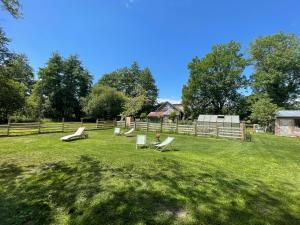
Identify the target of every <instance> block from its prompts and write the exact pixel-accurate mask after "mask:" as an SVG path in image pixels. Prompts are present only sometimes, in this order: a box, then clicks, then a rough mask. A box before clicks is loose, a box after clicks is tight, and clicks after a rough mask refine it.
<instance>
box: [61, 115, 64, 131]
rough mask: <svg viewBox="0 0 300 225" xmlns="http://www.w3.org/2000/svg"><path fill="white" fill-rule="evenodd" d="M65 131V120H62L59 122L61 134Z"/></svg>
mask: <svg viewBox="0 0 300 225" xmlns="http://www.w3.org/2000/svg"><path fill="white" fill-rule="evenodd" d="M64 131H65V118H62V120H61V132H64Z"/></svg>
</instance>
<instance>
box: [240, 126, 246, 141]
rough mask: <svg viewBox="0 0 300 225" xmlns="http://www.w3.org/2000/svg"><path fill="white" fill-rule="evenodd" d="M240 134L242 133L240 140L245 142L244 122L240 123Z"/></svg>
mask: <svg viewBox="0 0 300 225" xmlns="http://www.w3.org/2000/svg"><path fill="white" fill-rule="evenodd" d="M240 128H241V133H242V140H243V141H244V140H245V137H246V134H245V133H246V129H245V122H241V123H240Z"/></svg>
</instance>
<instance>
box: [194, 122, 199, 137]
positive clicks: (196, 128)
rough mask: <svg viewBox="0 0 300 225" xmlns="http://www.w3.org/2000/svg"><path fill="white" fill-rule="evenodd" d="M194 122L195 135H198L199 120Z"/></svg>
mask: <svg viewBox="0 0 300 225" xmlns="http://www.w3.org/2000/svg"><path fill="white" fill-rule="evenodd" d="M194 123H195V127H194V129H195V136H197V133H198V132H197V130H198V127H197V121H194Z"/></svg>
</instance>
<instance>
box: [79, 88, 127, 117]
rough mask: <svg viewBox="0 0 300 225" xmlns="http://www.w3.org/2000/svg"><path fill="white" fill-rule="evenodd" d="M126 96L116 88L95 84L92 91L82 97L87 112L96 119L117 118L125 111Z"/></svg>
mask: <svg viewBox="0 0 300 225" xmlns="http://www.w3.org/2000/svg"><path fill="white" fill-rule="evenodd" d="M125 102H126V96H125V95H124V94H123V93H122V92H120V91H117V90H116V89H115V88H111V87H106V86H102V85H99V84H97V85H95V86H94V87H93V88H92V91H91V93H90V94H89V95H88V96H87V97H86V98H82V105H83V109H84V111H85V113H86V114H87V115H89V116H91V117H93V118H94V119H96V118H98V119H115V118H116V117H117V116H119V115H120V114H121V112H122V111H123V106H124V104H125Z"/></svg>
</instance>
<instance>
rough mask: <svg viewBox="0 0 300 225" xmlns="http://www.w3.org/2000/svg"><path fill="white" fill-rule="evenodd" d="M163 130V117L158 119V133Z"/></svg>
mask: <svg viewBox="0 0 300 225" xmlns="http://www.w3.org/2000/svg"><path fill="white" fill-rule="evenodd" d="M162 132H163V117H162V118H161V119H160V133H162Z"/></svg>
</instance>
